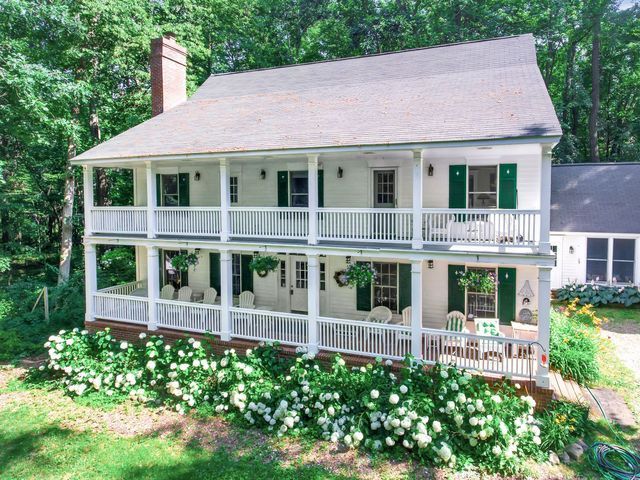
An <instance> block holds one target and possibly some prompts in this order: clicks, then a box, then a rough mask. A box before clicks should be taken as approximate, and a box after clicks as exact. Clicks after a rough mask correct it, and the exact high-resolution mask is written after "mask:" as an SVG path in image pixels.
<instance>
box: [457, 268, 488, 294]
mask: <svg viewBox="0 0 640 480" xmlns="http://www.w3.org/2000/svg"><path fill="white" fill-rule="evenodd" d="M496 283H497V282H496V274H495V273H493V272H489V271H486V270H476V269H469V270H465V271H464V272H458V286H459V287H460V288H464V289H465V290H468V291H471V292H477V293H493V292H495V291H496Z"/></svg>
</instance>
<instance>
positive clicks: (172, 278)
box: [164, 250, 181, 289]
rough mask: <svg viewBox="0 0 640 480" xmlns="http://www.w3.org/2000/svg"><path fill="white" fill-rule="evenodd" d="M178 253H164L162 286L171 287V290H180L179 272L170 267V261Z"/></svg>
mask: <svg viewBox="0 0 640 480" xmlns="http://www.w3.org/2000/svg"><path fill="white" fill-rule="evenodd" d="M179 253H180V252H178V251H167V250H165V251H164V285H173V288H176V289H178V288H180V283H181V275H180V270H176V269H175V268H173V265H171V259H172V258H173V257H175V256H176V255H178V254H179Z"/></svg>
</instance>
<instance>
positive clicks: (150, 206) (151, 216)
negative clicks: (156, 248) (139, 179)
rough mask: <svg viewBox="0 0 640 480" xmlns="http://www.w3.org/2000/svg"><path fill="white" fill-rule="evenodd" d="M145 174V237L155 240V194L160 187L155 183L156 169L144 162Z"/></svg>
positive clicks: (149, 163)
mask: <svg viewBox="0 0 640 480" xmlns="http://www.w3.org/2000/svg"><path fill="white" fill-rule="evenodd" d="M145 165H146V173H147V237H148V238H155V237H156V230H157V229H156V206H159V205H156V202H157V194H156V192H157V191H158V188H160V185H157V183H158V182H156V169H155V167H154V165H153V163H152V162H146V163H145Z"/></svg>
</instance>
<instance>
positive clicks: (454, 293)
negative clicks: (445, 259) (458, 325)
mask: <svg viewBox="0 0 640 480" xmlns="http://www.w3.org/2000/svg"><path fill="white" fill-rule="evenodd" d="M464 271H465V268H464V265H449V277H448V284H449V294H448V297H449V301H448V304H447V305H448V307H447V308H448V310H449V312H452V311H453V310H457V311H459V312H462V313H465V311H464V303H465V302H464V295H465V291H464V288H460V286H459V285H458V272H464Z"/></svg>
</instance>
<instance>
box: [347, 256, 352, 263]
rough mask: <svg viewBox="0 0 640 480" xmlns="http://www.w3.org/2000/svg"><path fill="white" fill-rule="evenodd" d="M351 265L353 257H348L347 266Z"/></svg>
mask: <svg viewBox="0 0 640 480" xmlns="http://www.w3.org/2000/svg"><path fill="white" fill-rule="evenodd" d="M350 263H351V256H350V255H349V256H347V265H349V264H350Z"/></svg>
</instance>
